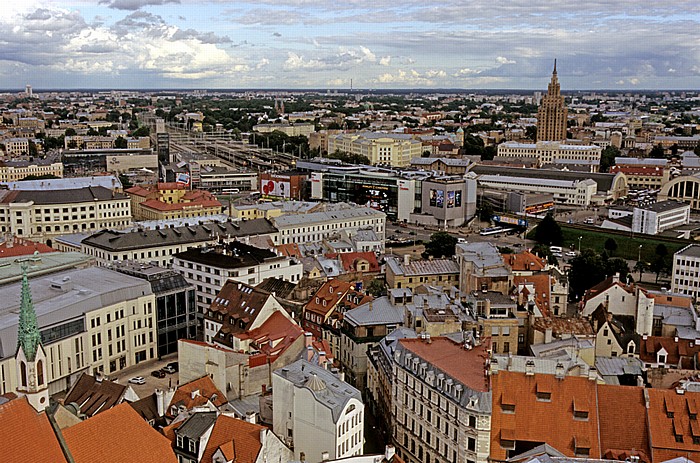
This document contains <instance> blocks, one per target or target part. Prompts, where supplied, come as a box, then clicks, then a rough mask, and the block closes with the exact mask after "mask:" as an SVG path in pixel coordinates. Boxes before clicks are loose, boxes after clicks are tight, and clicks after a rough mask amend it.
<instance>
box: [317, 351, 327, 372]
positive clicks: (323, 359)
mask: <svg viewBox="0 0 700 463" xmlns="http://www.w3.org/2000/svg"><path fill="white" fill-rule="evenodd" d="M318 364H319V365H320V366H322V367H324V368H325V367H326V352H325V351H320V352H319V353H318Z"/></svg>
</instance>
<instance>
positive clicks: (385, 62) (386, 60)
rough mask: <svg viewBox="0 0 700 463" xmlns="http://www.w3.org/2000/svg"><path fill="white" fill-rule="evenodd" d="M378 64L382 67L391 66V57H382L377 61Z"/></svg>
mask: <svg viewBox="0 0 700 463" xmlns="http://www.w3.org/2000/svg"><path fill="white" fill-rule="evenodd" d="M379 64H381V65H382V66H389V65H390V64H391V56H384V57H382V59H380V60H379Z"/></svg>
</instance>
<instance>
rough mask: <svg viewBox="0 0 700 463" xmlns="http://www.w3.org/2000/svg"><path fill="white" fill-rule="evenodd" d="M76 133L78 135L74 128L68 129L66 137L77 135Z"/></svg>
mask: <svg viewBox="0 0 700 463" xmlns="http://www.w3.org/2000/svg"><path fill="white" fill-rule="evenodd" d="M76 135H78V132H76V131H75V129H74V128H69V129H66V133H65V136H66V137H75V136H76Z"/></svg>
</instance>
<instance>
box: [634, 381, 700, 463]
mask: <svg viewBox="0 0 700 463" xmlns="http://www.w3.org/2000/svg"><path fill="white" fill-rule="evenodd" d="M645 392H646V394H647V395H648V397H649V432H650V434H651V446H652V459H653V460H654V462H656V461H665V460H669V459H671V458H675V457H687V458H689V459H691V460H693V461H698V458H700V426H698V420H697V414H698V410H699V409H700V393H697V392H685V393H684V394H678V393H677V392H676V391H674V390H667V389H645ZM696 442H697V443H696Z"/></svg>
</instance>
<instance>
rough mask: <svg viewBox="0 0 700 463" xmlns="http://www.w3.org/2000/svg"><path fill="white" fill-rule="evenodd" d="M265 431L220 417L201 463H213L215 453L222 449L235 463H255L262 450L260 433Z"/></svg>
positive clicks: (234, 419) (245, 422)
mask: <svg viewBox="0 0 700 463" xmlns="http://www.w3.org/2000/svg"><path fill="white" fill-rule="evenodd" d="M264 430H266V428H265V427H264V426H260V425H258V424H253V423H248V422H247V421H243V420H239V419H236V418H231V417H229V416H226V415H219V417H218V418H217V419H216V423H215V424H214V428H213V429H212V431H211V436H210V437H209V441H208V442H207V447H206V449H205V450H204V454H203V455H202V459H201V460H200V462H201V463H212V457H213V456H214V453H215V452H216V450H217V449H219V448H221V449H222V451H223V452H224V454H225V455H226V458H227V459H230V460H232V461H234V462H235V463H255V461H256V459H257V457H258V454H259V453H260V449H261V448H262V445H261V444H260V431H264Z"/></svg>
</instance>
